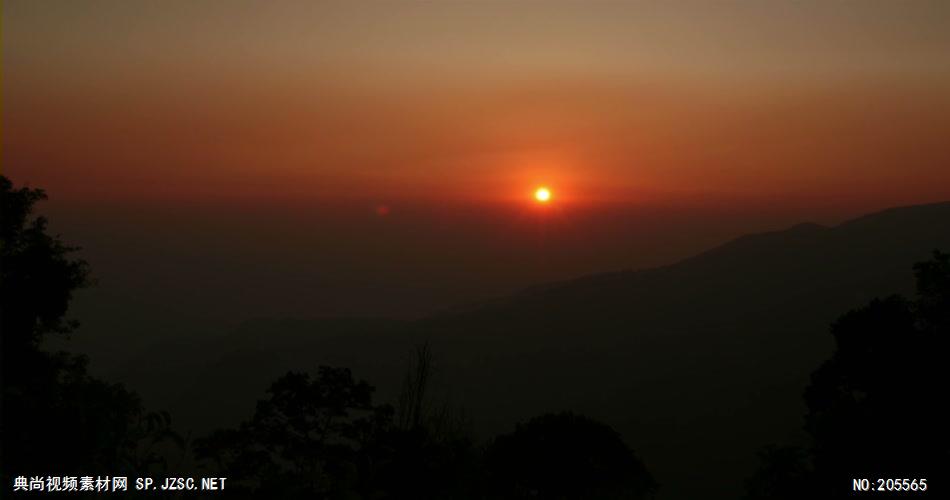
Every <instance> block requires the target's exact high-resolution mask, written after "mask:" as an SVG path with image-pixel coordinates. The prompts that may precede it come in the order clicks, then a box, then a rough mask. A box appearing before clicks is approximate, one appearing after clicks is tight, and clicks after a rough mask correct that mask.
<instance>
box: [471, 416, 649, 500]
mask: <svg viewBox="0 0 950 500" xmlns="http://www.w3.org/2000/svg"><path fill="white" fill-rule="evenodd" d="M485 464H486V469H487V471H488V474H489V476H490V480H491V485H492V488H493V493H494V494H495V495H496V496H497V497H499V498H545V499H581V498H585V499H586V498H645V497H647V496H648V495H649V494H651V493H652V492H653V491H654V490H655V489H656V487H657V485H656V483H655V482H654V480H653V478H652V477H651V476H650V474H649V472H647V470H646V468H645V467H644V466H643V464H642V463H640V461H639V460H638V459H637V458H636V456H634V454H633V452H631V451H630V449H629V448H628V447H627V446H626V445H625V444H624V442H623V440H622V439H621V438H620V436H619V435H618V434H617V433H616V432H615V431H614V430H613V429H611V428H610V427H609V426H607V425H605V424H602V423H599V422H596V421H594V420H591V419H589V418H587V417H584V416H581V415H575V414H573V413H557V414H547V415H542V416H539V417H535V418H533V419H531V420H529V421H528V422H527V423H524V424H519V425H518V426H517V428H516V429H515V431H514V432H512V433H510V434H505V435H501V436H498V437H497V438H496V439H495V440H494V441H493V442H492V443H491V445H490V446H489V447H488V449H487V451H486V457H485Z"/></svg>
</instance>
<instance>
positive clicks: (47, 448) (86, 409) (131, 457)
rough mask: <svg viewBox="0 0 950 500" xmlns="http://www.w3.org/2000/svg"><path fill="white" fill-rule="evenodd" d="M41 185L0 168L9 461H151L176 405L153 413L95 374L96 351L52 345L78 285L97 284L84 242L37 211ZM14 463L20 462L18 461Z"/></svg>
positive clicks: (99, 464) (1, 419) (64, 327)
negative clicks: (65, 235)
mask: <svg viewBox="0 0 950 500" xmlns="http://www.w3.org/2000/svg"><path fill="white" fill-rule="evenodd" d="M45 199H46V194H45V193H44V192H43V191H42V190H40V189H30V188H14V187H13V183H12V182H11V181H10V180H9V179H7V178H6V177H3V176H0V210H2V224H0V259H2V266H0V272H2V283H0V289H2V290H0V322H2V323H0V325H2V335H0V357H2V377H3V378H2V386H3V389H2V390H3V407H2V411H0V443H2V446H0V471H2V475H3V478H2V479H3V481H8V480H10V476H11V475H15V474H19V473H30V472H33V473H35V472H36V471H49V472H54V471H55V472H65V473H71V474H77V473H90V474H94V473H100V472H101V473H106V474H117V473H122V472H134V471H143V472H144V469H143V468H147V467H150V466H152V465H155V464H157V463H159V462H161V457H160V456H159V455H158V454H157V453H156V452H155V451H154V449H153V448H152V447H151V446H150V445H149V443H155V442H157V441H161V440H165V439H172V440H177V439H178V438H177V435H175V434H174V433H172V432H171V430H170V426H169V421H170V417H168V415H167V414H156V413H147V412H145V410H144V409H143V407H142V405H141V402H140V401H139V398H138V396H136V395H135V394H133V393H131V392H129V391H128V390H126V389H125V388H124V387H123V386H121V385H119V384H111V383H107V382H104V381H101V380H98V379H95V378H92V377H90V376H89V375H88V374H87V364H88V360H87V359H86V358H85V357H83V356H75V355H71V354H68V353H65V352H55V353H50V352H46V351H44V350H43V348H42V344H43V339H44V338H45V337H47V336H49V335H67V334H70V333H71V332H73V331H74V330H75V329H76V328H77V326H78V323H77V322H76V321H71V320H68V319H67V318H66V313H67V311H68V308H69V303H70V301H71V299H72V296H73V293H74V292H75V291H76V290H78V289H80V288H82V287H84V286H86V285H88V284H89V271H88V265H87V263H86V262H85V261H83V260H82V259H78V258H74V257H73V253H74V252H75V251H76V250H78V249H77V248H76V247H72V246H69V245H66V244H65V243H63V242H62V241H61V240H60V239H59V237H57V236H51V235H49V234H48V232H47V221H46V219H45V218H44V217H42V216H35V215H34V214H33V211H34V207H35V204H36V203H37V202H39V201H42V200H45ZM14 469H15V470H14Z"/></svg>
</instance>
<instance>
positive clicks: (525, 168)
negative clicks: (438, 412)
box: [3, 1, 950, 202]
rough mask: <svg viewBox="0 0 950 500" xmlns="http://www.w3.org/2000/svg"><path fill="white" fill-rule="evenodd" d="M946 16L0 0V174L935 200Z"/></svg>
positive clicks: (105, 187)
mask: <svg viewBox="0 0 950 500" xmlns="http://www.w3.org/2000/svg"><path fill="white" fill-rule="evenodd" d="M948 25H950V7H948V4H947V3H946V2H812V3H809V2H795V3H791V2H739V3H733V2H656V3H631V2H626V3H623V2H613V3H592V2H568V3H565V2H471V3H463V2H426V3H422V2H380V3H365V2H342V3H326V2H266V3H261V2H252V3H240V2H125V1H117V2H72V1H69V2H60V3H56V2H16V1H14V2H7V3H5V5H4V17H3V28H4V30H3V37H4V38H3V64H4V75H3V77H4V81H3V86H4V89H3V91H4V97H5V99H4V100H5V102H4V104H5V106H4V110H3V113H4V116H3V124H4V138H3V140H4V150H3V155H4V157H3V163H4V167H5V169H9V172H10V173H11V174H14V175H15V176H16V177H18V178H19V179H21V180H30V181H33V182H35V183H36V184H42V185H45V186H47V187H48V188H50V189H51V190H55V191H56V192H58V193H59V195H60V196H69V197H78V198H83V197H92V196H98V197H107V198H113V197H129V198H135V199H142V198H148V199H152V198H154V199H159V200H160V199H165V198H181V197H185V198H188V197H201V196H207V195H216V196H231V195H235V196H273V195H274V194H275V192H279V193H281V195H283V196H288V195H292V196H295V197H302V198H307V197H309V196H327V195H330V196H338V195H350V196H380V197H400V196H410V197H418V196H427V197H436V198H439V197H449V198H453V199H455V198H458V197H466V198H468V197H481V198H487V199H492V198H505V197H518V196H521V195H522V194H523V192H524V191H525V190H526V189H529V188H530V185H532V184H533V183H538V182H543V183H550V184H553V185H554V187H555V189H556V191H557V192H559V194H561V195H562V199H565V198H564V197H570V198H574V199H578V200H583V201H590V202H597V201H601V200H603V199H605V198H609V199H612V200H616V199H619V200H622V201H631V200H637V199H642V198H651V199H652V198H654V197H660V198H664V197H666V198H670V197H678V196H681V195H683V194H688V195H689V196H694V197H695V196H698V197H704V196H707V197H708V196H723V195H728V196H762V195H767V196H774V195H789V194H794V195H815V194H820V195H822V196H825V195H829V196H830V195H837V196H842V195H843V196H849V197H865V198H880V197H883V198H884V199H888V200H891V199H892V200H895V201H897V200H907V201H910V200H913V199H915V198H922V199H932V198H939V197H941V196H947V195H948V194H950V188H948V187H947V186H950V168H947V163H948V159H950V145H948V144H947V143H948V141H946V140H945V139H946V131H947V130H948V129H950V128H948V125H950V121H948V120H950V56H948V54H950V29H947V26H948ZM266 191H273V192H270V193H266ZM281 195H278V196H281Z"/></svg>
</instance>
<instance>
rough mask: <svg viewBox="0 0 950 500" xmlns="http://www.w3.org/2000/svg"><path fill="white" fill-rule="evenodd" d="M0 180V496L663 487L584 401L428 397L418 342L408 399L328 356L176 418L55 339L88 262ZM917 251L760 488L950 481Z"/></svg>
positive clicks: (586, 491) (940, 335)
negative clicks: (211, 409) (465, 403)
mask: <svg viewBox="0 0 950 500" xmlns="http://www.w3.org/2000/svg"><path fill="white" fill-rule="evenodd" d="M0 182H2V186H0V190H2V192H0V196H2V200H0V210H2V234H0V237H2V280H3V281H2V305H0V307H2V309H0V316H2V337H0V340H2V345H0V348H2V377H3V378H2V384H3V387H2V390H3V396H2V397H3V399H2V421H0V446H2V448H0V452H2V455H0V475H2V481H3V485H2V488H3V489H2V490H0V492H2V493H0V496H7V494H8V493H10V492H11V489H12V488H11V487H12V485H13V484H14V478H15V477H19V476H26V475H35V474H44V475H46V474H61V475H65V474H68V475H93V476H95V475H111V476H116V475H125V476H129V477H130V478H132V477H136V476H145V475H151V476H157V477H162V476H170V475H179V474H185V475H218V476H225V477H228V478H229V483H228V487H227V488H228V489H227V493H228V496H229V497H232V498H243V497H246V498H328V499H351V498H352V499H386V498H445V499H450V498H481V499H493V498H499V499H500V498H548V499H586V498H590V499H601V498H603V499H613V498H626V499H636V498H651V497H652V496H654V495H655V494H656V493H657V492H662V490H661V489H660V485H659V484H657V481H656V480H654V478H653V476H652V475H651V473H650V472H649V470H648V466H649V464H644V463H642V462H641V461H640V460H639V458H638V457H637V455H636V454H635V453H634V452H633V451H632V450H631V449H630V448H629V447H628V445H627V444H625V442H624V440H623V439H622V437H621V435H620V434H619V433H617V432H616V431H614V430H613V429H612V428H611V427H610V426H609V425H607V424H606V423H602V422H599V421H596V420H594V419H591V418H588V417H586V416H584V415H580V414H578V413H572V412H558V413H549V414H544V415H540V416H537V417H535V418H531V419H528V420H527V421H525V422H523V423H521V424H518V425H517V426H516V427H515V428H514V429H513V430H511V431H510V432H507V433H502V434H500V435H496V436H494V437H491V438H489V439H487V440H483V441H481V442H476V441H475V439H474V438H473V437H472V436H473V434H472V433H471V432H470V422H469V420H468V418H467V417H466V416H465V413H464V411H462V408H460V407H457V406H454V405H452V404H449V403H447V402H445V401H440V400H439V399H438V398H436V397H433V394H432V391H431V389H430V387H431V381H432V378H433V376H434V373H433V370H432V362H433V361H432V360H433V354H432V352H431V349H430V348H429V346H428V344H422V345H420V346H419V347H417V348H416V351H415V352H414V353H413V356H412V361H411V364H410V366H409V367H408V369H407V370H406V373H405V380H404V381H403V382H402V389H401V392H400V395H399V397H398V398H397V399H396V400H395V401H392V402H389V403H387V402H380V401H376V400H374V388H373V387H372V386H371V385H370V384H368V383H367V382H365V381H363V380H360V379H359V378H357V377H355V376H354V375H353V374H352V373H351V372H350V370H348V369H346V368H332V367H315V370H314V371H313V372H310V373H303V372H288V373H287V374H286V375H284V376H282V377H280V378H279V379H277V380H275V381H274V382H273V383H272V384H271V386H270V389H269V390H268V392H267V394H266V395H265V399H262V400H261V401H259V402H258V404H257V407H256V409H255V410H254V412H253V414H251V415H248V416H246V417H245V418H244V419H243V421H242V423H241V424H240V425H238V426H236V427H234V428H228V429H220V430H217V431H214V432H212V433H209V434H206V435H203V436H199V437H192V436H189V435H183V433H181V432H176V430H175V428H174V426H173V423H172V419H171V416H170V415H169V414H168V413H165V412H156V411H149V410H147V409H146V408H145V407H144V406H143V404H142V402H141V401H140V398H139V397H138V396H137V395H136V394H135V393H134V392H132V391H130V390H129V389H127V388H125V387H124V386H122V385H121V384H115V383H110V382H107V381H103V380H99V379H97V378H95V377H92V376H91V375H89V373H88V370H87V365H88V360H87V359H86V358H84V357H82V356H78V355H75V354H70V353H66V352H49V351H47V350H46V349H45V348H44V339H47V338H49V337H52V336H68V335H71V334H72V333H74V332H75V331H76V329H77V327H78V324H76V323H75V322H73V321H70V320H69V319H68V317H67V312H68V308H69V304H70V301H71V299H72V295H73V293H74V292H75V291H77V290H79V289H81V288H83V287H85V286H88V285H90V281H91V280H90V275H89V268H88V266H87V265H86V263H85V262H84V261H82V260H81V259H78V258H76V257H75V256H74V252H75V251H76V250H77V249H76V248H75V247H71V246H69V245H67V244H65V243H64V242H62V241H61V240H60V239H59V238H58V237H57V236H53V235H50V234H49V232H48V230H47V224H46V220H45V219H44V218H43V217H39V216H36V215H34V213H33V210H34V207H35V204H36V203H37V202H39V201H41V200H42V199H44V198H45V195H44V194H43V192H42V191H40V190H35V189H28V188H14V187H13V185H12V183H11V182H10V181H9V180H8V179H6V178H2V179H0ZM913 269H914V273H915V277H916V283H917V296H916V297H915V298H912V299H911V298H905V297H901V296H896V295H895V296H892V297H888V298H885V299H876V300H874V301H872V302H871V303H870V304H868V305H867V306H865V307H863V308H861V309H858V310H854V311H851V312H848V313H846V314H845V315H843V316H842V317H841V318H840V319H839V320H838V321H837V322H835V323H834V325H833V326H832V334H833V336H834V339H835V344H836V348H835V351H834V354H833V355H832V357H831V359H830V360H828V361H826V362H825V363H824V364H822V365H821V366H820V367H818V369H817V370H816V371H815V372H814V373H813V375H812V379H811V384H810V385H809V387H808V389H807V390H806V391H805V394H804V400H805V403H806V407H807V413H806V414H805V418H804V429H805V433H806V435H807V438H808V441H807V442H806V443H795V444H791V445H776V446H771V447H768V448H766V449H764V450H762V452H761V453H760V467H759V470H758V471H754V472H753V471H750V474H751V477H750V478H749V479H748V481H747V494H748V496H749V498H803V497H830V496H847V495H848V494H849V492H850V487H851V479H852V478H855V477H871V478H874V477H894V478H897V477H900V478H905V477H906V478H928V479H930V481H931V483H930V484H931V488H932V489H933V491H934V492H936V491H939V490H941V489H943V488H945V486H943V485H942V484H941V483H940V478H942V477H945V476H946V471H948V470H950V431H948V429H950V427H948V426H947V425H946V422H948V421H950V412H948V410H947V405H946V404H945V401H944V399H945V394H946V390H947V381H948V380H950V377H948V364H947V363H946V362H945V359H946V356H947V354H948V335H950V331H948V330H950V257H948V255H947V254H943V253H940V252H935V253H934V256H933V258H932V259H931V260H929V261H926V262H921V263H918V264H916V265H915V266H914V268H913ZM777 286H780V284H777ZM131 332H134V325H130V334H133V333H131ZM697 376H701V374H697ZM748 376H749V377H754V376H755V374H754V373H750V374H748ZM249 397H253V396H249ZM709 452H710V453H712V454H715V453H716V450H709ZM944 491H945V490H944ZM150 495H151V496H153V497H158V496H160V495H159V494H150Z"/></svg>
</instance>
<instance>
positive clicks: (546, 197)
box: [534, 186, 551, 203]
mask: <svg viewBox="0 0 950 500" xmlns="http://www.w3.org/2000/svg"><path fill="white" fill-rule="evenodd" d="M534 199H535V200H536V201H537V202H538V203H547V202H549V201H551V190H550V189H548V188H546V187H544V186H542V187H539V188H538V189H535V190H534Z"/></svg>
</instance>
